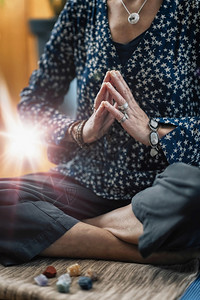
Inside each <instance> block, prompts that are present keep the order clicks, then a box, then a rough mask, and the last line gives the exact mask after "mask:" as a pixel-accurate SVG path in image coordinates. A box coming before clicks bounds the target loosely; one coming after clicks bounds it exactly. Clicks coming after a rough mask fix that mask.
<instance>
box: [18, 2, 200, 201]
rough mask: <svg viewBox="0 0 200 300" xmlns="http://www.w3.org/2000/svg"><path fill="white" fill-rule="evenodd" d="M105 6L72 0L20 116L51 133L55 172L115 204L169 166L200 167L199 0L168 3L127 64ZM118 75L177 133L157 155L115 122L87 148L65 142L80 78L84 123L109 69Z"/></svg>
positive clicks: (144, 105)
mask: <svg viewBox="0 0 200 300" xmlns="http://www.w3.org/2000/svg"><path fill="white" fill-rule="evenodd" d="M107 14H108V11H107V3H106V0H68V2H67V4H66V6H65V8H64V10H63V11H62V13H61V15H60V17H59V19H58V21H57V23H56V25H55V27H54V29H53V32H52V35H51V38H50V40H49V42H48V43H47V45H46V48H45V52H44V54H43V55H42V57H41V59H40V62H39V68H38V70H36V71H35V72H34V73H33V74H32V77H31V79H30V84H29V86H28V87H26V88H25V89H24V90H23V91H22V94H21V97H22V100H21V102H20V104H19V111H20V114H21V116H22V118H23V119H25V120H26V122H27V120H28V121H29V122H30V120H31V122H33V123H34V124H36V125H37V126H39V128H40V129H41V130H43V132H44V134H45V138H46V141H47V143H48V144H49V149H48V154H49V159H50V160H51V161H52V162H54V163H55V164H56V165H57V166H56V167H55V170H57V171H58V172H61V173H62V174H66V175H68V176H71V177H73V178H75V179H76V180H78V181H79V182H80V183H81V184H83V185H84V186H86V187H88V188H89V189H91V190H93V191H94V192H95V193H96V194H97V195H100V196H103V197H105V198H108V199H115V200H118V199H131V198H132V197H133V196H134V195H135V194H136V193H137V192H139V191H140V190H142V189H144V188H146V187H148V186H150V185H152V182H153V180H154V178H155V175H156V174H157V173H159V172H161V171H163V169H165V168H166V166H167V165H169V164H172V163H174V162H185V163H188V164H192V165H196V166H200V1H199V0H189V1H188V0H163V4H162V6H161V8H160V10H159V12H158V13H157V15H156V17H155V19H154V21H153V23H152V25H151V27H150V28H149V29H148V30H147V31H146V32H145V34H144V36H143V38H142V39H141V41H140V42H139V44H138V45H137V48H136V49H135V50H134V52H133V54H132V56H131V57H130V58H129V59H128V60H127V62H126V63H125V64H124V65H122V64H121V61H120V58H119V56H118V53H117V51H116V48H115V45H114V43H113V41H112V38H111V33H110V29H109V24H108V17H107ZM112 69H116V70H119V71H120V72H121V73H122V75H123V76H124V78H125V80H126V82H127V83H128V85H129V87H130V89H131V91H132V93H133V95H134V97H135V99H136V101H137V102H138V103H139V105H140V106H141V108H142V109H143V110H144V111H145V112H146V113H147V115H148V116H149V117H153V118H156V119H157V120H158V121H159V122H160V123H165V124H168V123H170V124H174V125H176V128H175V129H174V130H173V131H171V132H170V133H169V134H167V135H166V136H164V137H163V138H162V139H161V141H160V146H161V149H160V151H159V154H158V155H157V156H156V157H151V156H150V147H147V146H145V145H143V144H141V143H139V142H137V141H135V140H134V139H133V138H132V137H131V136H129V134H128V133H126V132H125V130H124V129H123V128H122V127H121V125H120V124H119V123H118V122H117V121H116V122H115V123H114V124H113V125H112V127H111V128H110V130H109V132H108V133H107V134H106V135H105V136H104V137H102V138H101V139H100V140H98V141H96V142H94V143H92V144H90V146H89V147H88V148H86V149H85V148H84V149H80V148H79V147H78V146H77V145H76V144H75V143H70V142H68V143H67V142H64V140H63V138H64V136H65V134H66V131H67V128H68V126H69V125H70V124H71V123H72V122H73V121H74V120H72V119H71V118H70V117H69V116H67V115H66V114H63V113H62V112H60V111H59V106H60V105H61V103H62V102H63V97H64V95H65V94H66V92H67V90H68V87H69V84H70V82H71V80H72V79H73V78H74V77H77V97H78V111H77V119H87V118H89V117H90V115H91V114H92V112H93V103H94V99H95V97H96V95H97V93H98V91H99V89H100V86H101V84H102V81H103V78H104V76H105V73H106V71H107V70H112Z"/></svg>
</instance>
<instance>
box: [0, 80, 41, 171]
mask: <svg viewBox="0 0 200 300" xmlns="http://www.w3.org/2000/svg"><path fill="white" fill-rule="evenodd" d="M0 90H1V92H0V111H1V122H2V130H1V131H0V141H1V148H2V149H3V150H2V149H1V166H2V165H3V166H4V168H10V169H11V168H12V171H13V174H20V173H21V172H22V169H24V167H27V166H28V167H29V169H30V167H31V170H32V171H35V169H36V168H37V166H38V164H39V163H40V162H41V159H42V154H43V146H44V145H43V143H42V140H41V136H40V133H39V131H38V129H36V128H35V127H27V126H26V125H24V124H22V123H21V121H20V119H19V116H18V114H17V109H16V106H14V105H12V104H11V101H10V96H9V94H8V91H7V88H6V85H5V83H4V82H3V81H2V79H1V78H0ZM2 144H3V145H2ZM2 151H3V152H2ZM11 175H12V174H11Z"/></svg>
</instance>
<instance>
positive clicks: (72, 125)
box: [68, 120, 81, 143]
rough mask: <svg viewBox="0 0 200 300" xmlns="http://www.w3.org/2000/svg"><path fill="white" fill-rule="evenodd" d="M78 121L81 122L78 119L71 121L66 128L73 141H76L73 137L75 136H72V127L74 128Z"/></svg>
mask: <svg viewBox="0 0 200 300" xmlns="http://www.w3.org/2000/svg"><path fill="white" fill-rule="evenodd" d="M80 122H81V121H80V120H78V121H75V122H74V123H72V124H71V125H70V127H69V129H68V132H69V134H70V136H71V138H72V140H73V141H74V142H75V143H77V141H76V139H75V137H74V135H73V129H74V127H75V126H76V125H77V124H79V123H80Z"/></svg>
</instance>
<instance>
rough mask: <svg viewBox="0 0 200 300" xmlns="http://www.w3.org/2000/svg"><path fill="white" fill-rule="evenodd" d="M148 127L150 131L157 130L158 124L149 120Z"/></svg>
mask: <svg viewBox="0 0 200 300" xmlns="http://www.w3.org/2000/svg"><path fill="white" fill-rule="evenodd" d="M149 126H150V128H151V129H157V128H158V122H157V121H156V120H154V119H151V120H150V122H149Z"/></svg>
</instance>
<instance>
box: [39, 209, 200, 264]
mask: <svg viewBox="0 0 200 300" xmlns="http://www.w3.org/2000/svg"><path fill="white" fill-rule="evenodd" d="M142 231H143V227H142V224H141V223H140V222H139V221H138V220H137V218H136V217H135V216H134V214H133V211H132V208H131V205H127V206H125V207H122V208H119V209H116V210H113V211H111V212H109V213H106V214H104V215H101V216H98V217H95V218H91V219H86V220H84V221H82V222H79V223H77V224H76V225H75V226H73V227H72V228H71V229H70V230H69V231H68V232H66V233H65V234H64V235H63V236H62V237H61V238H59V239H58V240H57V241H55V242H54V243H53V244H52V245H51V246H50V247H48V248H47V249H45V250H44V251H43V252H42V253H41V255H43V256H56V257H68V258H69V257H70V258H94V259H105V260H117V261H126V262H136V263H150V264H176V263H184V262H186V261H188V260H189V259H192V258H195V257H197V256H198V255H199V251H197V250H194V251H191V250H190V251H181V252H158V253H154V254H152V255H150V256H149V257H148V258H146V259H144V258H143V257H142V256H141V255H140V253H139V251H138V248H137V244H138V238H139V236H140V235H141V234H142Z"/></svg>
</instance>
